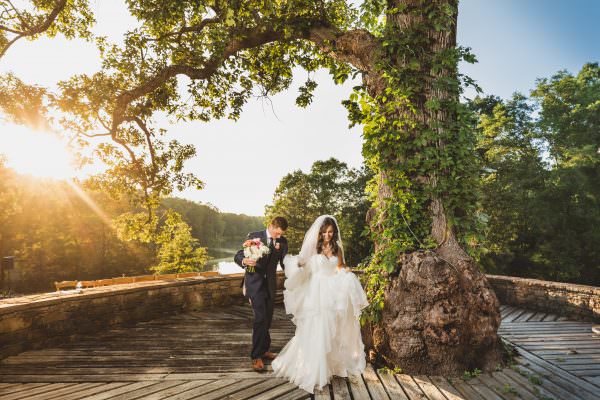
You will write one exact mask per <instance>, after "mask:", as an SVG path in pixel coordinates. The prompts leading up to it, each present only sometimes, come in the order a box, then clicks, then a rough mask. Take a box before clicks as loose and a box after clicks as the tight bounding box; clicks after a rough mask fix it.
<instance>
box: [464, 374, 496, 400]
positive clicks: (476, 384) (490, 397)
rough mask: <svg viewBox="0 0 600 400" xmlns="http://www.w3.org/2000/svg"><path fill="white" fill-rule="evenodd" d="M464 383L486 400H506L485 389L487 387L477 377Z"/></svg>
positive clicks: (489, 389)
mask: <svg viewBox="0 0 600 400" xmlns="http://www.w3.org/2000/svg"><path fill="white" fill-rule="evenodd" d="M466 383H467V385H469V386H471V387H472V388H473V389H475V391H476V392H478V393H479V394H480V395H482V396H483V397H484V398H485V399H486V400H506V399H503V398H502V397H501V396H500V395H498V394H497V393H496V392H494V391H493V390H492V389H491V388H489V387H487V385H485V384H484V383H483V382H482V381H481V379H479V377H475V378H471V379H469V380H468V381H467V382H466Z"/></svg>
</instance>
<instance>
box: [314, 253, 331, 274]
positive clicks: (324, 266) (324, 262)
mask: <svg viewBox="0 0 600 400" xmlns="http://www.w3.org/2000/svg"><path fill="white" fill-rule="evenodd" d="M311 261H312V264H313V265H312V268H311V269H312V271H311V272H312V273H313V274H318V275H334V274H336V273H337V272H338V269H337V265H338V258H337V256H331V257H327V256H326V255H324V254H315V255H314V256H313V260H311Z"/></svg>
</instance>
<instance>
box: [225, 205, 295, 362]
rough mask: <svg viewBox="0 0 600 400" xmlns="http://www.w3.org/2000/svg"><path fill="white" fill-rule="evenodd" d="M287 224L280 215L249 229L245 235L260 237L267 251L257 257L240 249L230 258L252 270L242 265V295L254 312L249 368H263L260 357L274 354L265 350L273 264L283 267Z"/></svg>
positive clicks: (272, 293)
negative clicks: (263, 227)
mask: <svg viewBox="0 0 600 400" xmlns="http://www.w3.org/2000/svg"><path fill="white" fill-rule="evenodd" d="M287 227H288V223H287V220H286V219H285V218H283V217H275V218H273V219H272V220H271V223H269V226H268V227H267V229H266V230H264V231H258V232H251V233H249V234H248V237H247V239H256V238H260V240H261V241H262V242H263V243H264V244H266V245H268V246H269V249H270V250H271V251H270V252H269V254H267V255H265V256H263V257H262V258H259V259H258V261H254V260H251V259H250V258H245V257H244V250H240V251H238V252H237V254H236V255H235V257H234V261H235V262H236V264H238V265H239V266H240V267H242V268H244V269H246V268H247V267H249V266H253V267H254V270H255V272H250V271H248V270H247V269H246V273H245V274H244V280H243V281H242V286H244V295H245V296H246V297H247V298H249V299H250V304H251V305H252V311H253V312H254V324H253V326H252V352H251V353H250V357H251V358H252V368H253V369H254V370H255V371H262V370H263V369H264V367H265V366H264V363H263V360H262V359H263V358H265V359H268V360H273V359H274V358H275V357H276V356H277V355H276V354H275V353H271V352H270V351H269V347H270V346H271V335H269V329H270V328H271V320H272V319H273V306H274V300H275V289H276V284H277V282H276V280H275V273H276V269H277V264H281V267H282V268H283V258H284V257H285V255H286V254H287V251H288V243H287V240H286V239H285V238H284V237H283V236H282V235H283V233H284V232H285V230H286V229H287Z"/></svg>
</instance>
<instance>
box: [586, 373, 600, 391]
mask: <svg viewBox="0 0 600 400" xmlns="http://www.w3.org/2000/svg"><path fill="white" fill-rule="evenodd" d="M583 379H585V380H586V381H588V382H590V383H591V384H592V385H596V386H598V388H600V376H586V377H584V378H583Z"/></svg>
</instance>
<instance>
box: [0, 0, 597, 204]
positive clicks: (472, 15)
mask: <svg viewBox="0 0 600 400" xmlns="http://www.w3.org/2000/svg"><path fill="white" fill-rule="evenodd" d="M91 4H92V6H93V9H94V12H95V15H96V19H97V21H98V23H97V25H96V27H95V28H94V31H95V32H96V33H98V34H102V35H107V36H108V37H109V39H111V40H113V41H118V40H120V37H121V35H122V33H123V32H124V31H125V30H126V29H128V26H130V25H131V24H133V23H135V20H133V19H132V18H131V17H130V16H129V15H128V13H127V10H126V8H125V6H124V3H123V1H121V0H92V1H91ZM598 20H600V1H598V0H570V1H567V0H563V1H559V0H520V1H517V0H496V1H492V0H463V1H461V2H460V6H459V19H458V42H459V44H461V45H463V46H468V47H471V48H472V51H473V53H474V54H475V55H476V57H477V59H478V61H479V62H478V63H477V64H474V65H470V64H461V66H460V69H461V72H463V73H466V74H467V75H469V76H471V77H472V78H474V79H475V80H476V81H477V82H478V84H479V85H480V86H481V87H482V88H483V90H484V92H485V93H488V94H494V95H497V96H501V97H503V98H507V97H510V96H511V95H512V94H513V93H514V92H515V91H520V92H522V93H525V94H527V93H528V91H529V90H530V89H532V88H533V86H534V85H535V80H536V79H537V78H542V77H549V76H551V75H552V74H554V73H556V72H557V71H559V70H561V69H567V70H569V71H570V72H572V73H576V72H577V71H578V70H579V69H580V68H581V67H582V66H583V64H585V63H586V62H598V61H600V40H598V39H599V38H600V24H598V23H597V21H598ZM98 68H99V59H98V53H97V51H96V49H95V48H94V46H93V45H91V44H89V43H85V42H83V41H80V40H75V41H67V40H64V39H62V38H60V37H59V38H54V39H47V38H41V39H38V40H36V41H19V42H17V44H16V45H14V46H13V47H12V48H11V49H10V50H9V52H8V53H7V54H6V56H5V57H4V58H2V59H1V60H0V73H3V72H7V71H11V70H12V71H14V72H15V73H17V74H18V76H19V77H20V78H21V79H23V80H25V81H26V82H29V83H37V84H39V85H42V86H48V87H51V88H52V87H55V85H56V82H58V81H60V80H63V79H68V78H69V77H70V76H72V75H74V74H80V73H89V74H91V73H93V72H95V71H96V70H97V69H98ZM296 76H297V79H296V81H295V84H294V85H293V87H292V88H291V89H290V90H289V91H287V92H285V93H282V94H279V95H276V96H273V97H272V98H271V102H267V101H264V100H252V101H250V102H249V103H248V104H247V105H246V107H245V110H244V112H243V114H242V116H241V118H240V119H239V120H238V121H237V122H233V121H229V120H221V121H213V122H210V123H200V122H191V123H171V122H170V121H168V120H164V119H160V120H159V121H158V125H159V126H160V127H163V128H166V129H168V136H169V137H172V138H177V139H178V140H179V141H181V142H182V143H191V144H194V145H195V147H196V149H197V156H196V157H195V158H194V159H192V160H190V161H188V163H187V164H186V168H187V170H188V171H190V172H194V173H195V174H196V175H197V176H198V177H199V178H200V179H202V180H203V181H204V182H205V185H206V186H205V189H203V190H201V191H198V190H191V189H190V190H186V191H184V192H182V193H175V195H177V196H179V197H184V198H187V199H190V200H193V201H198V202H202V203H210V204H212V205H214V206H216V207H217V208H218V209H220V210H221V211H224V212H234V213H244V214H248V215H262V214H263V212H264V207H265V205H266V204H269V203H270V202H271V201H272V196H273V192H274V190H275V188H276V187H277V185H278V183H279V181H280V179H281V178H282V177H283V176H284V175H285V174H287V173H289V172H292V171H294V170H297V169H301V170H303V171H305V172H308V170H309V169H310V166H311V165H312V163H313V162H314V161H317V160H324V159H327V158H330V157H335V158H338V159H339V160H341V161H344V162H346V163H347V164H348V165H349V166H351V167H359V166H360V165H361V164H362V155H361V146H362V139H361V131H360V128H358V127H356V128H353V129H349V128H348V121H347V118H346V117H347V115H346V111H345V109H344V108H343V107H342V105H341V101H342V100H344V99H346V98H347V97H348V95H349V93H350V92H351V89H352V86H353V83H352V82H347V83H346V84H344V85H341V86H336V85H334V84H333V83H332V82H331V80H330V79H329V78H328V74H327V73H326V72H325V71H322V72H318V73H317V74H316V81H317V82H318V83H319V87H318V88H317V90H316V91H315V98H314V101H313V103H312V104H311V105H310V106H309V107H308V108H306V109H302V108H298V107H297V106H296V105H295V97H296V94H297V90H296V89H297V87H298V86H299V84H301V83H302V81H303V80H304V78H305V77H306V72H304V71H301V70H298V71H297V74H296ZM472 94H473V93H472V92H467V95H469V96H471V95H472ZM41 135H43V133H35V132H29V131H27V130H26V129H23V128H21V127H17V126H14V125H10V124H6V123H2V122H0V153H5V154H6V155H7V157H8V162H7V164H8V166H12V167H14V168H15V169H17V170H19V171H23V172H30V173H32V174H41V173H43V172H44V171H46V172H48V173H50V174H55V175H58V174H59V173H62V174H66V175H79V176H81V175H82V174H85V173H87V171H83V172H79V173H76V172H74V171H73V170H72V167H70V165H69V164H68V163H65V157H64V154H63V153H61V152H60V151H58V150H56V151H55V152H54V151H49V149H54V148H57V149H58V147H60V145H61V144H60V143H54V144H50V143H48V142H47V140H46V139H43V140H42V137H41ZM53 146H54V147H53ZM32 147H34V148H36V149H38V153H37V154H36V153H35V152H33V153H32V152H31V148H32ZM50 153H56V154H60V156H59V157H58V158H56V159H55V161H54V162H53V163H54V164H56V171H55V170H51V169H48V168H43V166H40V165H39V164H40V160H44V163H45V165H47V160H46V159H45V157H49V155H48V154H50ZM11 155H12V159H11ZM248 171H252V172H255V171H260V174H258V176H259V177H258V178H257V179H253V180H249V179H247V178H245V176H246V175H247V174H246V173H247V172H248Z"/></svg>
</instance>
